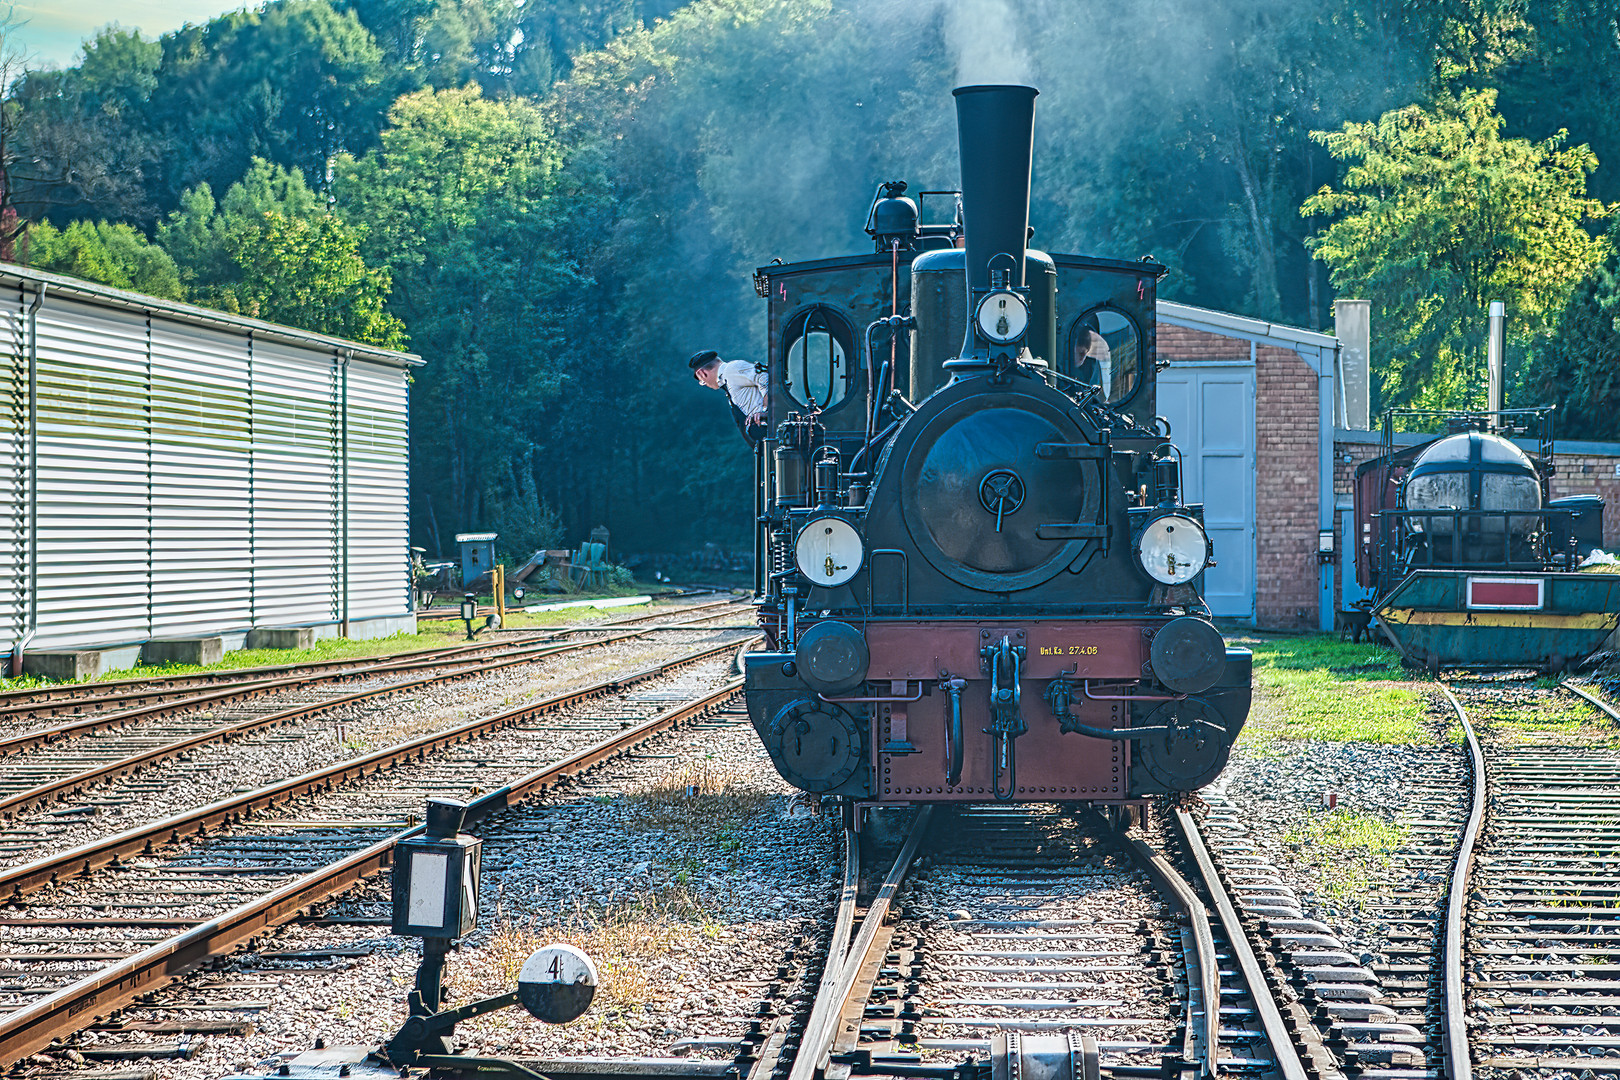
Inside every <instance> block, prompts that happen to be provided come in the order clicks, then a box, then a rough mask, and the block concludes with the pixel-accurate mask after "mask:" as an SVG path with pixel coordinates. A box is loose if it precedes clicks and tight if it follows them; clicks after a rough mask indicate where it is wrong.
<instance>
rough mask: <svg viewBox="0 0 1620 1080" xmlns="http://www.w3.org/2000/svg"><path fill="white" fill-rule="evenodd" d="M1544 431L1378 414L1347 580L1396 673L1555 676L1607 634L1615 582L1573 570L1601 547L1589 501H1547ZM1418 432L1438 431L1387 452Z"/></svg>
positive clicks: (1542, 421) (1619, 609) (1476, 415)
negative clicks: (1531, 671) (1464, 670)
mask: <svg viewBox="0 0 1620 1080" xmlns="http://www.w3.org/2000/svg"><path fill="white" fill-rule="evenodd" d="M1553 420H1554V412H1553V410H1552V409H1551V408H1548V407H1541V408H1531V409H1494V410H1491V411H1485V412H1459V411H1445V412H1442V411H1432V410H1419V409H1398V410H1391V411H1390V412H1388V413H1387V414H1385V417H1384V438H1383V452H1382V453H1381V454H1379V456H1377V457H1375V458H1373V459H1371V460H1369V461H1366V462H1363V463H1362V464H1361V465H1360V466H1358V467H1357V469H1356V473H1355V489H1354V490H1355V522H1356V525H1355V528H1356V539H1355V542H1354V546H1355V559H1356V563H1355V572H1356V581H1357V583H1358V584H1359V585H1360V586H1361V587H1362V588H1363V589H1365V590H1367V591H1368V593H1369V597H1368V600H1367V601H1366V604H1365V608H1364V610H1365V612H1366V615H1367V616H1370V617H1371V618H1373V619H1376V620H1377V622H1378V625H1379V628H1380V630H1382V632H1383V633H1384V634H1385V635H1386V636H1387V637H1388V638H1389V640H1390V641H1392V642H1393V643H1394V644H1395V647H1396V648H1397V649H1398V650H1399V651H1400V653H1401V655H1402V656H1403V657H1404V658H1405V659H1406V660H1407V661H1408V662H1410V663H1412V664H1414V665H1418V666H1423V667H1427V668H1428V669H1429V671H1430V672H1431V673H1433V674H1438V673H1439V671H1440V669H1441V668H1443V667H1456V666H1468V667H1480V666H1491V667H1503V666H1506V667H1519V666H1523V667H1536V668H1542V669H1546V670H1548V671H1555V672H1556V671H1561V670H1563V669H1565V668H1567V667H1571V666H1573V665H1574V664H1576V663H1578V662H1579V661H1581V660H1583V659H1585V658H1586V657H1587V656H1588V655H1589V654H1591V653H1592V652H1593V651H1594V650H1596V649H1597V648H1598V647H1599V646H1601V645H1602V644H1603V641H1604V639H1605V638H1606V637H1608V635H1609V634H1610V633H1611V632H1612V631H1613V630H1614V629H1615V626H1616V624H1617V623H1620V577H1617V576H1615V575H1613V574H1602V573H1580V572H1578V568H1579V566H1580V563H1581V561H1582V560H1583V559H1584V557H1585V556H1587V555H1589V554H1590V553H1591V552H1592V550H1593V549H1594V548H1596V547H1598V546H1600V545H1601V544H1602V542H1603V499H1602V498H1601V497H1600V496H1597V495H1570V496H1565V497H1563V498H1556V499H1555V498H1553V497H1552V487H1551V481H1552V477H1553V476H1554V475H1555V474H1556V473H1557V470H1558V464H1557V459H1556V457H1555V456H1554V453H1553ZM1425 427H1428V428H1431V429H1432V428H1434V427H1440V428H1442V429H1443V432H1442V433H1441V434H1438V435H1436V436H1435V437H1433V438H1429V439H1426V440H1423V441H1420V442H1419V443H1417V444H1416V445H1413V446H1407V447H1397V446H1396V445H1395V443H1396V439H1395V432H1396V430H1397V429H1398V428H1415V429H1419V430H1421V429H1423V428H1425ZM1515 439H1518V440H1521V441H1523V442H1525V444H1526V445H1530V446H1533V447H1534V448H1533V449H1532V450H1530V451H1529V452H1526V451H1525V450H1522V449H1520V447H1519V445H1518V444H1517V443H1516V442H1515ZM1364 617H1365V616H1364ZM1358 636H1359V635H1358Z"/></svg>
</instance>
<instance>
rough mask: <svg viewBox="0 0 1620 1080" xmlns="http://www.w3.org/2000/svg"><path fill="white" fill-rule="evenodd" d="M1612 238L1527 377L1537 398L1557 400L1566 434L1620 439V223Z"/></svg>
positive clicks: (1539, 346)
mask: <svg viewBox="0 0 1620 1080" xmlns="http://www.w3.org/2000/svg"><path fill="white" fill-rule="evenodd" d="M1608 239H1609V250H1608V252H1607V253H1606V254H1605V255H1604V257H1603V261H1602V262H1601V263H1600V264H1598V266H1597V267H1596V268H1595V269H1594V270H1593V271H1592V272H1591V273H1590V274H1588V275H1587V276H1586V277H1585V278H1584V279H1583V280H1582V281H1581V283H1580V284H1579V285H1578V286H1576V287H1575V291H1574V292H1573V293H1572V294H1571V295H1570V298H1569V302H1568V303H1567V304H1565V305H1564V309H1563V310H1562V311H1561V312H1560V313H1559V315H1558V321H1557V323H1556V324H1555V325H1554V327H1553V329H1552V332H1551V333H1550V334H1547V335H1545V336H1543V337H1542V338H1541V339H1539V340H1538V341H1537V342H1536V343H1535V347H1534V351H1533V355H1532V358H1531V362H1530V364H1529V370H1528V372H1527V373H1526V377H1525V379H1524V383H1525V387H1526V389H1527V390H1528V391H1529V393H1530V394H1531V395H1533V396H1534V400H1536V401H1538V402H1553V403H1556V404H1557V406H1558V433H1559V434H1560V435H1561V436H1563V437H1564V438H1577V439H1615V438H1620V409H1616V408H1615V402H1617V401H1620V221H1616V222H1614V223H1613V224H1611V225H1610V227H1609V233H1608Z"/></svg>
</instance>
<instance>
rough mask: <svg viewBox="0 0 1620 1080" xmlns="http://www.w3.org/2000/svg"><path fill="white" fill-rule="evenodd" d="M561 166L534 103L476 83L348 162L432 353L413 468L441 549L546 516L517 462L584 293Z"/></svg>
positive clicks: (426, 107)
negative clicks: (461, 533) (517, 510)
mask: <svg viewBox="0 0 1620 1080" xmlns="http://www.w3.org/2000/svg"><path fill="white" fill-rule="evenodd" d="M557 165H558V148H557V145H556V143H555V141H554V139H553V138H552V135H551V131H550V128H549V127H548V125H547V123H546V122H545V120H544V118H543V117H542V115H541V113H540V111H539V110H538V109H537V108H536V107H535V106H533V105H530V104H528V103H527V102H524V101H521V100H515V99H514V100H507V101H492V100H490V99H488V98H485V97H483V96H482V94H481V93H480V92H479V90H478V88H477V87H476V86H473V87H467V88H463V89H456V90H440V91H432V90H424V91H420V92H418V93H415V94H410V95H407V96H405V97H403V98H401V99H400V100H399V101H398V102H397V103H396V104H395V105H394V107H393V109H392V110H391V111H390V113H389V127H388V129H387V130H386V131H384V132H383V133H382V136H381V140H380V145H379V146H378V147H377V149H376V150H374V151H372V152H371V153H369V154H367V155H365V156H364V157H363V158H360V159H349V158H345V159H343V160H342V162H341V163H340V166H339V183H338V187H337V195H338V201H339V205H340V207H341V208H342V209H343V212H344V214H345V215H346V216H347V217H348V218H349V219H350V220H352V221H355V222H357V223H358V224H359V225H360V226H361V227H362V228H363V229H364V230H365V233H366V248H365V251H366V253H367V255H368V257H369V258H370V259H371V260H372V261H373V262H375V263H377V264H379V265H382V266H385V267H387V269H388V270H389V272H390V273H391V274H392V276H393V281H394V286H395V291H394V296H393V299H392V302H391V304H390V309H391V310H392V311H393V313H394V314H396V315H397V316H399V317H400V318H402V319H404V320H405V322H406V324H407V325H408V326H409V327H410V328H411V337H412V341H413V346H414V347H415V348H416V349H417V350H418V351H420V352H422V353H424V354H425V355H427V356H428V357H429V358H430V361H429V367H428V369H427V371H426V372H424V377H423V379H422V381H421V382H420V383H419V385H418V387H417V389H416V392H415V393H414V394H413V395H412V416H413V419H414V421H415V423H414V425H413V427H414V430H415V431H416V432H417V433H418V437H417V438H416V439H415V440H413V443H412V455H413V465H412V470H411V475H412V477H413V479H414V481H415V484H416V487H415V489H414V492H413V499H414V502H415V505H416V507H417V511H418V513H419V514H421V515H422V517H423V518H424V519H425V521H426V523H428V524H427V527H426V528H425V529H424V530H423V532H424V534H425V535H426V538H428V539H430V540H431V541H432V543H433V544H434V545H435V546H437V545H438V544H440V543H444V542H447V541H448V539H449V534H450V533H453V532H455V531H458V530H462V529H466V528H470V527H472V523H474V522H480V521H485V520H488V518H487V517H486V515H488V514H490V513H491V511H492V509H493V508H495V507H501V506H509V505H510V506H521V507H524V509H523V513H525V514H529V515H530V516H531V517H533V516H534V515H535V513H536V511H535V509H534V508H532V507H530V506H528V502H529V500H528V499H527V497H526V494H525V490H526V489H525V487H524V485H523V483H522V482H521V480H520V479H519V478H518V477H517V474H516V473H515V471H514V469H513V468H512V467H511V466H510V465H509V464H508V463H509V461H510V460H511V459H513V458H518V459H519V460H521V455H522V448H523V447H524V446H525V445H526V444H529V442H530V440H531V439H532V438H533V437H534V434H535V433H536V432H537V430H538V428H537V425H536V420H535V417H536V414H537V411H538V410H539V408H540V407H541V406H542V405H543V404H544V403H545V402H546V401H547V400H548V399H550V398H551V397H553V396H554V395H556V394H557V393H559V392H560V391H561V390H562V389H563V387H564V385H565V382H566V376H565V375H564V371H565V370H566V365H565V362H564V361H565V359H572V358H573V355H574V354H572V353H570V352H569V343H568V338H567V332H568V328H569V327H571V326H573V325H576V324H577V323H578V322H579V321H580V319H581V314H582V313H581V311H580V308H579V304H580V302H581V298H582V295H583V293H584V291H585V290H584V285H585V279H584V278H583V277H582V276H581V275H580V273H579V272H578V269H577V268H576V267H575V266H574V265H573V264H572V262H571V261H570V260H569V259H568V258H567V257H566V255H565V254H564V253H562V252H561V251H560V250H558V247H557V240H556V236H555V224H556V223H555V210H554V202H553V199H552V188H553V186H554V184H555V180H556V172H557ZM496 520H499V519H496Z"/></svg>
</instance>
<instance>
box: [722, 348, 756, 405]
mask: <svg viewBox="0 0 1620 1080" xmlns="http://www.w3.org/2000/svg"><path fill="white" fill-rule="evenodd" d="M719 382H720V386H721V388H722V389H724V390H725V392H726V396H727V397H729V398H730V399H731V403H732V404H733V405H735V406H737V408H739V409H741V410H742V414H743V416H744V417H751V416H753V415H754V414H755V413H762V412H764V411H765V373H764V372H762V371H760V370H759V369H758V368H757V367H755V366H754V365H753V364H750V363H749V362H748V361H747V360H727V361H726V362H725V363H723V364H721V365H720V377H719Z"/></svg>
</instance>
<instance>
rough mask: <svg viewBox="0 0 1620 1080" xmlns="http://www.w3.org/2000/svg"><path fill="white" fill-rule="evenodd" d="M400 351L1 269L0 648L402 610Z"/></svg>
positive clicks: (354, 624) (404, 380)
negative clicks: (2, 401) (396, 351)
mask: <svg viewBox="0 0 1620 1080" xmlns="http://www.w3.org/2000/svg"><path fill="white" fill-rule="evenodd" d="M420 363H421V360H420V359H419V358H418V357H415V356H411V355H408V354H404V353H395V352H389V351H387V350H382V349H378V348H376V347H374V346H368V345H361V344H359V343H356V342H352V341H343V340H341V339H338V338H330V337H326V336H324V335H320V334H312V333H307V332H305V331H300V330H295V329H292V328H290V327H284V326H275V325H273V324H270V323H265V322H259V321H257V320H254V319H246V318H239V317H236V316H231V315H226V314H222V313H219V312H214V311H208V310H205V309H202V308H197V307H192V306H190V305H186V304H179V303H174V302H172V301H166V300H158V299H154V298H152V297H146V296H140V295H137V294H134V293H127V292H122V291H119V290H116V289H109V288H104V287H101V286H97V285H93V284H90V283H87V282H83V281H78V280H75V279H71V278H62V277H57V276H55V275H51V274H43V273H39V272H37V271H32V270H28V269H26V268H22V267H13V266H3V267H0V393H3V394H4V397H5V403H6V407H5V408H4V409H0V488H3V496H4V497H3V499H0V514H3V515H4V516H3V518H0V649H4V650H7V651H12V652H15V651H16V649H17V648H18V647H19V645H20V646H21V648H22V649H23V651H24V652H25V654H26V653H35V652H42V651H60V650H66V649H79V648H90V647H106V646H112V645H127V644H135V643H139V642H143V641H146V640H149V639H153V638H172V637H196V636H199V635H223V636H225V637H226V639H227V647H231V646H235V645H237V644H239V642H240V638H241V637H242V636H245V635H246V633H247V632H248V631H249V630H251V629H254V628H259V627H264V628H268V627H278V628H279V627H292V626H313V627H316V628H317V636H327V635H329V634H332V633H344V634H348V635H349V636H353V637H369V636H377V635H380V634H385V633H392V632H393V631H395V630H399V629H406V628H411V627H414V625H415V616H414V614H413V613H412V610H411V588H410V569H409V548H408V540H407V535H408V533H407V528H408V490H409V475H408V462H409V455H408V441H409V420H408V414H407V410H406V404H407V384H408V382H409V369H410V368H411V367H412V366H415V365H419V364H420Z"/></svg>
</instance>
